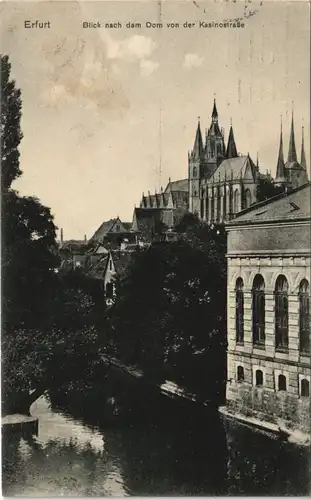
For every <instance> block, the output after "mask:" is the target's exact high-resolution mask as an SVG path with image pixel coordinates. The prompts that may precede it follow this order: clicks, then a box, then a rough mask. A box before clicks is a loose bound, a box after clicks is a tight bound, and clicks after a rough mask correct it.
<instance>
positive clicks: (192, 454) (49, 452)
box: [3, 397, 310, 497]
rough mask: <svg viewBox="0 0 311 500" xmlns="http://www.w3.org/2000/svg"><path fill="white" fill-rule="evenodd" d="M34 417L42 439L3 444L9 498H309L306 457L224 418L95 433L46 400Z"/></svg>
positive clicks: (112, 428) (92, 427)
mask: <svg viewBox="0 0 311 500" xmlns="http://www.w3.org/2000/svg"><path fill="white" fill-rule="evenodd" d="M31 412H32V414H33V415H36V416H38V417H39V431H38V435H37V436H33V437H27V438H26V437H24V438H22V437H20V436H18V435H11V436H10V437H9V438H4V440H3V494H4V495H5V496H31V497H34V496H41V497H42V496H128V495H135V496H141V495H153V496H158V495H165V496H169V495H179V496H181V495H183V496H190V495H196V496H199V495H201V496H202V495H204V496H211V495H213V496H214V495H234V496H236V495H271V496H273V495H292V496H298V495H308V494H310V488H309V476H310V467H309V462H308V457H309V453H308V452H307V451H306V450H303V449H300V448H297V447H294V446H292V445H288V444H286V443H282V442H280V441H278V440H277V439H276V438H273V437H272V436H268V435H265V434H263V433H261V432H256V431H254V430H251V429H249V428H247V427H243V426H240V425H237V424H230V425H227V424H226V425H224V424H223V422H222V420H221V417H220V416H217V417H216V420H215V417H214V418H213V419H212V420H211V421H209V420H208V419H207V420H205V421H201V422H197V423H196V422H193V421H191V422H181V419H180V418H179V417H180V415H179V417H178V415H176V421H175V423H174V419H170V420H169V422H168V423H167V424H166V423H165V419H162V422H161V424H159V425H157V423H155V422H154V421H153V422H152V421H151V422H146V423H145V424H144V423H141V422H140V423H139V424H137V425H132V424H129V425H115V426H111V425H110V426H108V425H107V424H105V425H104V424H103V425H101V424H100V423H99V424H97V425H92V424H91V423H90V421H89V420H88V419H87V418H83V417H81V416H80V417H78V416H75V415H74V414H72V413H71V414H70V413H68V412H67V411H64V410H59V409H58V410H55V409H52V408H51V406H50V404H49V402H48V400H47V399H45V398H44V397H41V398H40V399H39V400H38V401H37V402H36V403H35V404H34V405H33V406H32V408H31ZM177 413H178V412H177Z"/></svg>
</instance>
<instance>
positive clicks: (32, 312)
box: [1, 56, 104, 412]
mask: <svg viewBox="0 0 311 500" xmlns="http://www.w3.org/2000/svg"><path fill="white" fill-rule="evenodd" d="M10 71H11V65H10V62H9V60H8V57H7V56H1V78H2V81H1V84H2V86H1V146H2V148H1V181H2V184H1V186H2V241H3V245H2V261H1V266H2V269H1V270H2V286H3V301H2V318H3V319H2V325H3V328H2V361H3V364H2V375H3V378H2V380H3V383H2V402H3V406H2V410H3V411H4V412H10V411H19V412H27V411H28V409H29V402H30V401H31V399H32V398H31V397H30V392H32V391H35V392H34V394H37V393H38V394H40V393H41V392H42V391H43V390H45V389H48V390H53V389H55V387H58V388H62V389H63V390H66V388H68V387H69V386H72V384H73V383H75V384H76V385H79V384H80V388H81V386H83V384H84V385H85V384H87V383H88V378H89V377H90V373H91V372H92V368H94V367H96V366H97V365H98V364H99V359H100V347H101V345H102V344H104V342H103V339H102V337H101V334H100V333H99V331H100V328H101V325H102V321H103V320H102V317H103V314H104V298H103V296H102V293H101V290H100V288H99V287H98V286H97V284H96V283H94V282H92V281H91V280H88V279H87V278H86V277H84V276H83V275H81V274H80V273H79V272H73V273H69V274H65V275H63V274H62V273H58V268H59V264H60V261H59V258H58V248H57V245H56V241H55V236H56V227H55V225H54V221H53V216H52V214H51V212H50V209H49V208H47V207H45V206H44V205H42V204H41V203H40V201H39V200H38V199H37V198H35V197H25V196H20V195H19V193H17V192H16V191H15V190H14V189H12V182H13V181H14V180H15V179H17V178H18V177H19V176H20V175H21V173H22V172H21V170H20V165H19V152H18V146H19V143H20V141H21V139H22V133H21V129H20V118H21V109H22V102H21V93H20V91H19V90H18V89H16V87H15V82H14V80H12V79H11V78H10ZM94 369H95V368H94ZM32 397H33V398H34V397H35V396H34V395H33V396H32Z"/></svg>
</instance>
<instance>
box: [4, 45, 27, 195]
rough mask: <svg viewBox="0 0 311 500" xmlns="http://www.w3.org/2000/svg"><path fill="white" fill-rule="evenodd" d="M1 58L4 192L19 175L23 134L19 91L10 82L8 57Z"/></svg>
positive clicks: (11, 81) (13, 82) (12, 82)
mask: <svg viewBox="0 0 311 500" xmlns="http://www.w3.org/2000/svg"><path fill="white" fill-rule="evenodd" d="M0 57H1V186H2V190H4V191H6V190H7V189H9V188H10V187H11V184H12V182H13V180H14V179H17V177H19V176H20V175H21V173H22V172H21V170H20V166H19V151H18V146H19V144H20V141H21V140H22V137H23V134H22V132H21V127H20V119H21V114H22V112H21V109H22V100H21V91H20V90H19V89H16V87H15V81H14V80H10V74H11V64H10V62H9V58H8V56H6V55H5V56H2V55H1V56H0Z"/></svg>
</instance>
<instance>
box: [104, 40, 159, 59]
mask: <svg viewBox="0 0 311 500" xmlns="http://www.w3.org/2000/svg"><path fill="white" fill-rule="evenodd" d="M106 46H107V57H108V59H128V60H138V61H140V60H142V59H146V58H148V57H149V56H150V55H151V54H152V52H153V51H154V49H155V47H156V44H155V42H154V41H153V40H152V38H150V37H147V36H143V35H133V36H130V37H129V38H125V40H121V41H117V40H113V39H112V38H111V37H110V36H107V37H106Z"/></svg>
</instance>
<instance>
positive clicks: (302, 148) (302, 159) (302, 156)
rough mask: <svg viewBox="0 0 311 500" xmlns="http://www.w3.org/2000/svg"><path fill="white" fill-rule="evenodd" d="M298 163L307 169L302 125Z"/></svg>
mask: <svg viewBox="0 0 311 500" xmlns="http://www.w3.org/2000/svg"><path fill="white" fill-rule="evenodd" d="M300 165H301V166H302V168H303V169H304V170H307V161H306V153H305V140H304V126H302V136H301V158H300Z"/></svg>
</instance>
